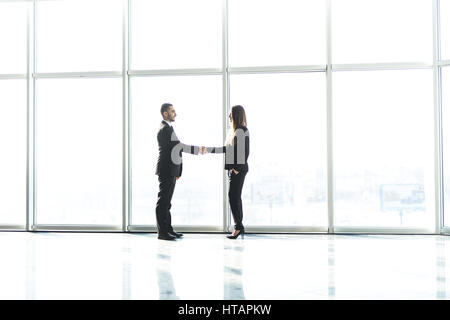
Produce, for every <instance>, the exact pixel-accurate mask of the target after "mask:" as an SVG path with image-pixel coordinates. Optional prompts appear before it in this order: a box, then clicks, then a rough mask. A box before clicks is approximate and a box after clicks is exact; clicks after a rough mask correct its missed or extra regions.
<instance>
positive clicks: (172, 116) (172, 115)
mask: <svg viewBox="0 0 450 320" xmlns="http://www.w3.org/2000/svg"><path fill="white" fill-rule="evenodd" d="M165 113H166V114H167V117H166V119H165V120H167V121H170V122H174V121H175V117H176V116H177V113H176V112H175V109H174V108H173V106H170V107H169V109H168V110H167V111H166V112H165Z"/></svg>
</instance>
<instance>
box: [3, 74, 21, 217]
mask: <svg viewBox="0 0 450 320" xmlns="http://www.w3.org/2000/svg"><path fill="white" fill-rule="evenodd" d="M26 89H27V87H26V82H25V80H1V79H0V150H1V153H2V156H1V157H0V177H1V178H0V224H9V225H25V214H26V198H25V197H26V173H27V171H26V169H27V167H26V160H27V157H26V155H27V153H26V151H27V140H26V134H27V100H26V99H27V97H26V92H27V91H26Z"/></svg>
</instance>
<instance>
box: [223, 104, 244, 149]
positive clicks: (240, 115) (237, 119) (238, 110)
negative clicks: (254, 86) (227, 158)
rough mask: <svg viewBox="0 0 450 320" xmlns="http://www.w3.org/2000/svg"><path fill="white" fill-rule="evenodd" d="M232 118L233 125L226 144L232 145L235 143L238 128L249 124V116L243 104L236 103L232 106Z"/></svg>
mask: <svg viewBox="0 0 450 320" xmlns="http://www.w3.org/2000/svg"><path fill="white" fill-rule="evenodd" d="M231 118H232V119H233V126H232V128H230V130H229V131H228V135H227V139H226V140H225V145H227V146H231V145H233V144H234V137H235V135H236V129H237V128H241V127H243V126H247V117H246V115H245V110H244V107H243V106H240V105H236V106H233V107H232V108H231Z"/></svg>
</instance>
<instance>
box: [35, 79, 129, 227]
mask: <svg viewBox="0 0 450 320" xmlns="http://www.w3.org/2000/svg"><path fill="white" fill-rule="evenodd" d="M121 85H122V82H121V80H120V79H39V80H38V81H37V93H36V94H37V111H36V113H37V124H36V126H37V129H36V148H37V149H36V150H37V151H36V152H37V160H36V161H37V162H36V166H37V173H36V175H37V191H36V192H37V222H38V224H45V225H47V224H103V225H120V224H121V222H122V103H121V101H122V100H121V97H122V87H121Z"/></svg>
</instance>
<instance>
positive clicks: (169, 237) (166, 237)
mask: <svg viewBox="0 0 450 320" xmlns="http://www.w3.org/2000/svg"><path fill="white" fill-rule="evenodd" d="M176 238H177V237H176V236H174V235H171V234H169V233H166V234H158V239H159V240H172V241H173V240H175V239H176Z"/></svg>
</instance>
